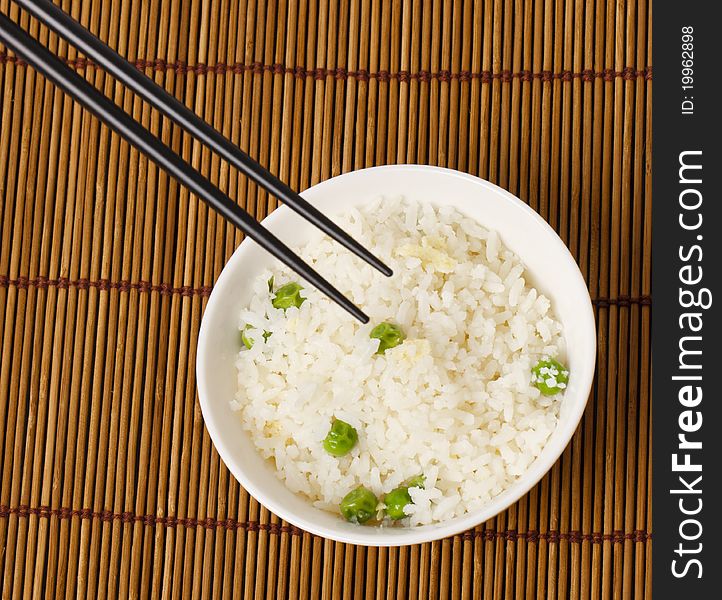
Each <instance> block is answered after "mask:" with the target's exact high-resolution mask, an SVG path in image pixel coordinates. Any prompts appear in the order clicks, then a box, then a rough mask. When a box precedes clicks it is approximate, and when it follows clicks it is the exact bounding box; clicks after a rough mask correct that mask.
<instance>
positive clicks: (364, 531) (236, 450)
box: [196, 165, 596, 546]
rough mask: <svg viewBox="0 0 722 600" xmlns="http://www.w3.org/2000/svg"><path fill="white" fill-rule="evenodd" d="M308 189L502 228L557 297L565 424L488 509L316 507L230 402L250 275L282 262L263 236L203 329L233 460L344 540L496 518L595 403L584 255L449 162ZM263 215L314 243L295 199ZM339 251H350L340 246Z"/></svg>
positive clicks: (229, 273)
mask: <svg viewBox="0 0 722 600" xmlns="http://www.w3.org/2000/svg"><path fill="white" fill-rule="evenodd" d="M302 195H303V197H304V198H306V199H307V200H308V201H309V202H312V203H313V204H315V205H316V206H318V208H320V209H321V210H322V211H323V212H324V213H326V214H334V213H337V212H340V211H343V210H344V209H345V208H346V207H349V206H352V205H356V206H357V205H360V204H363V203H365V202H368V201H371V200H373V199H375V198H377V197H378V196H379V195H388V196H392V195H403V196H405V197H407V198H409V199H413V200H418V201H430V202H433V203H434V204H436V205H440V204H451V205H453V206H455V207H456V208H457V209H458V210H460V211H461V212H463V213H465V214H466V215H468V216H469V217H472V218H474V219H476V220H477V221H478V222H479V223H481V224H482V225H484V226H485V227H487V228H489V229H495V230H496V231H497V232H498V233H499V235H500V236H501V239H502V240H503V242H504V244H506V246H507V247H508V248H510V249H511V250H513V251H514V252H515V253H516V254H517V255H518V256H519V257H520V258H521V260H522V261H523V263H524V264H525V266H526V268H527V275H530V276H531V277H530V279H531V283H532V284H533V285H535V286H536V287H537V288H538V289H539V290H540V291H542V292H543V293H544V294H545V295H547V296H548V297H550V298H551V300H552V307H553V310H554V312H555V313H556V316H557V318H559V319H560V320H561V323H562V326H563V328H564V336H565V338H566V346H567V362H568V366H569V370H570V372H571V377H570V380H569V387H568V388H567V391H566V394H565V396H564V401H563V405H562V407H561V415H560V421H559V425H558V427H557V429H556V431H555V432H554V433H553V434H552V436H551V438H550V440H549V442H548V443H547V445H546V446H545V448H544V450H543V451H542V453H541V455H540V456H539V457H538V458H537V460H536V461H535V462H534V463H533V464H532V465H531V467H530V468H529V470H528V471H527V472H526V473H525V474H524V475H523V476H522V477H521V478H520V479H518V480H517V481H516V483H515V484H514V485H513V486H512V487H510V488H508V489H507V490H506V491H505V492H503V493H502V494H501V495H499V496H497V497H496V498H494V499H493V500H492V501H491V502H489V503H488V504H486V505H485V506H484V507H482V508H481V509H479V510H475V511H473V512H469V513H467V514H465V515H463V516H461V517H457V518H455V519H452V520H450V521H446V522H444V523H439V524H434V525H425V526H421V527H413V528H400V527H383V528H380V527H372V526H359V525H353V524H351V523H347V522H345V521H344V520H343V519H342V518H341V517H340V516H339V515H335V514H332V513H330V512H326V511H323V510H320V509H317V508H314V507H313V506H312V505H311V503H310V502H309V501H307V500H305V499H304V498H302V497H301V496H298V495H296V494H294V493H293V492H291V491H290V490H289V489H287V488H286V486H285V485H284V484H283V483H282V482H281V481H280V480H279V479H278V478H277V477H276V475H275V473H274V468H273V466H272V465H271V464H270V463H269V462H268V461H265V460H264V459H263V458H262V457H261V456H260V454H258V453H257V452H256V450H255V448H254V446H253V443H252V441H251V439H250V437H249V436H248V434H247V433H246V432H245V431H244V430H243V428H242V427H241V423H240V418H239V416H238V414H237V413H234V412H233V411H232V410H231V409H230V406H229V400H231V399H233V397H234V395H235V392H236V381H237V374H236V367H235V359H236V356H237V353H238V352H239V350H240V341H239V337H240V336H239V331H238V325H239V313H240V310H241V308H242V307H243V306H244V304H246V303H247V302H248V301H249V299H250V298H249V296H250V286H249V285H248V282H249V281H251V280H252V279H253V278H254V277H255V276H256V275H257V274H258V273H259V272H260V271H261V270H263V269H264V268H268V267H271V266H272V265H273V263H274V261H275V259H273V258H272V257H271V256H270V255H268V254H267V253H266V252H265V251H263V250H262V249H261V248H260V247H259V246H258V245H256V244H255V243H254V242H252V241H250V240H245V241H244V242H243V243H242V244H241V245H240V246H239V247H238V248H237V249H236V251H235V252H234V253H233V256H232V257H231V259H230V260H229V261H228V264H226V266H225V267H224V269H223V271H222V273H221V275H220V277H219V278H218V281H217V283H216V285H215V286H214V288H213V292H212V293H211V296H210V298H209V300H208V305H207V306H206V310H205V314H204V315H203V321H202V323H201V328H200V334H199V336H198V356H197V361H196V374H197V379H198V396H199V399H200V405H201V409H202V411H203V417H204V419H205V422H206V427H207V428H208V432H209V433H210V436H211V439H212V440H213V443H214V444H215V447H216V449H217V450H218V453H219V454H220V456H221V458H222V459H223V462H224V463H225V464H226V466H227V467H228V468H229V469H230V471H231V473H233V475H234V476H235V477H236V479H237V480H238V481H239V482H240V484H241V485H242V486H243V487H244V488H245V489H246V490H248V492H249V493H250V494H252V495H253V497H254V498H256V499H257V500H258V501H259V502H260V503H261V504H263V505H264V506H266V507H267V508H268V509H269V510H271V511H272V512H274V513H275V514H276V515H278V516H279V517H281V518H283V519H285V520H286V521H288V522H290V523H292V524H293V525H296V526H298V527H300V528H301V529H304V530H306V531H309V532H311V533H314V534H317V535H321V536H323V537H328V538H331V539H333V540H338V541H341V542H349V543H353V544H364V545H369V546H397V545H404V544H416V543H421V542H428V541H431V540H437V539H440V538H444V537H447V536H450V535H453V534H456V533H459V532H462V531H464V530H467V529H469V528H471V527H474V526H475V525H478V524H479V523H482V522H483V521H486V520H487V519H490V518H491V517H493V516H494V515H496V514H498V513H499V512H501V511H503V510H504V509H506V508H507V507H509V506H510V505H511V504H513V503H514V502H516V501H517V500H518V499H519V498H520V497H521V496H523V495H524V494H525V493H526V492H528V491H529V489H530V488H531V487H532V486H533V485H534V484H535V483H537V482H538V481H539V480H540V479H541V478H542V476H543V475H544V474H545V473H546V472H547V471H548V470H549V469H550V468H551V467H552V465H553V464H554V462H555V461H556V460H557V458H559V456H560V455H561V453H562V451H563V450H564V448H565V447H566V445H567V444H568V443H569V440H570V439H571V437H572V434H573V433H574V431H575V430H576V428H577V424H578V423H579V420H580V418H581V416H582V413H583V411H584V407H585V405H586V403H587V397H588V395H589V391H590V388H591V385H592V377H593V375H594V363H595V357H596V329H595V324H594V313H593V310H592V305H591V301H590V298H589V292H588V291H587V287H586V285H585V283H584V279H583V277H582V275H581V273H580V272H579V269H578V267H577V264H576V262H575V261H574V259H573V258H572V256H571V254H570V253H569V251H568V250H567V248H566V246H565V245H564V243H563V242H562V241H561V239H559V237H558V236H557V234H556V233H555V232H554V230H553V229H552V228H551V227H550V226H549V225H548V224H547V223H546V222H545V221H544V220H543V219H542V218H541V217H540V216H539V215H538V214H537V213H535V212H534V211H533V210H532V209H531V208H529V207H528V206H527V205H526V204H524V203H523V202H521V201H520V200H519V199H517V198H516V197H514V196H512V195H511V194H509V193H508V192H506V191H504V190H502V189H501V188H499V187H497V186H495V185H493V184H491V183H489V182H487V181H484V180H482V179H478V178H477V177H473V176H471V175H467V174H465V173H459V172H457V171H452V170H449V169H441V168H436V167H426V166H419V165H395V166H387V167H376V168H372V169H364V170H361V171H354V172H352V173H347V174H345V175H340V176H339V177H334V178H333V179H329V180H328V181H324V182H323V183H320V184H318V185H315V186H313V187H312V188H310V189H308V190H306V191H305V192H303V194H302ZM263 224H264V225H265V226H266V227H267V228H268V229H270V230H271V231H273V232H274V233H276V234H277V235H278V236H279V237H280V238H281V239H282V240H284V241H286V242H288V243H290V244H292V245H294V244H297V243H301V242H304V241H305V240H306V239H307V238H308V236H309V234H310V232H311V226H310V225H309V224H308V223H306V222H305V221H304V220H302V219H301V218H300V217H298V216H297V215H296V214H295V213H294V212H292V211H291V210H289V209H288V208H287V207H285V206H282V207H280V208H279V209H278V210H276V211H274V212H273V213H272V214H271V215H269V216H268V217H267V218H266V219H264V221H263ZM372 250H373V249H372ZM339 252H346V250H345V249H343V248H342V247H341V246H339ZM332 283H333V282H332ZM362 308H363V307H362ZM349 318H351V317H350V316H349Z"/></svg>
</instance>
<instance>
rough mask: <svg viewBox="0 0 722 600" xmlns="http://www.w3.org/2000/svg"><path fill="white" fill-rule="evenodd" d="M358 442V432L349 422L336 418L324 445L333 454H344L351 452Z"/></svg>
mask: <svg viewBox="0 0 722 600" xmlns="http://www.w3.org/2000/svg"><path fill="white" fill-rule="evenodd" d="M356 442H358V433H357V432H356V430H355V429H354V428H353V427H352V426H351V425H349V424H348V423H346V422H344V421H341V420H340V419H335V420H334V422H333V423H332V424H331V429H330V430H329V432H328V435H327V436H326V439H325V440H323V447H324V450H326V452H328V453H329V454H330V455H331V456H343V455H344V454H348V453H349V452H351V449H352V448H353V447H354V446H355V445H356Z"/></svg>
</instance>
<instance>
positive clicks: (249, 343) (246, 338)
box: [241, 325, 273, 350]
mask: <svg viewBox="0 0 722 600" xmlns="http://www.w3.org/2000/svg"><path fill="white" fill-rule="evenodd" d="M249 329H253V325H246V328H245V329H242V330H241V341H242V342H243V345H244V346H245V347H246V348H248V349H249V350H250V349H251V348H253V342H254V339H253V338H252V337H251V336H250V334H248V335H246V331H248V330H249ZM271 335H273V334H272V332H270V331H264V332H263V341H264V342H267V341H268V338H269V337H271Z"/></svg>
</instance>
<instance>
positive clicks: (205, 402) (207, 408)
mask: <svg viewBox="0 0 722 600" xmlns="http://www.w3.org/2000/svg"><path fill="white" fill-rule="evenodd" d="M395 170H396V171H404V172H410V171H418V170H421V171H424V172H427V173H438V174H439V175H443V176H446V177H448V176H452V177H458V178H462V179H465V180H468V181H470V182H472V183H474V184H476V185H481V186H482V187H485V188H486V189H487V190H489V192H491V193H493V194H495V195H498V196H500V197H501V198H504V199H505V200H506V201H508V202H511V203H512V204H513V205H514V206H515V207H516V208H517V209H519V210H521V211H523V212H524V213H525V214H526V216H527V217H531V218H532V219H533V220H534V221H536V223H537V225H539V226H541V227H542V229H545V230H546V232H547V233H551V234H552V238H551V239H554V240H555V242H556V246H557V250H558V251H560V252H561V253H562V254H564V255H565V257H566V258H567V259H568V260H569V261H571V263H573V264H574V266H575V267H576V268H575V269H574V270H573V271H574V282H573V285H574V287H575V288H577V290H576V293H580V292H583V294H582V295H583V297H584V298H586V300H587V301H588V302H586V303H585V306H579V309H578V310H579V311H580V312H584V313H586V314H585V315H584V316H583V320H584V326H585V328H586V329H587V332H586V334H585V335H584V339H585V340H586V345H587V353H588V355H589V356H591V357H592V364H591V365H590V367H591V368H589V369H587V370H586V373H585V375H586V381H584V380H583V381H581V382H580V385H579V387H578V389H579V394H580V396H581V394H582V392H584V394H585V395H584V400H583V401H581V400H580V401H577V402H575V403H573V404H572V405H571V410H570V412H569V414H568V416H569V418H568V420H567V421H566V423H565V426H564V428H563V429H559V428H557V429H556V430H555V431H554V432H553V433H552V436H551V437H550V438H549V440H548V441H547V443H546V444H545V446H544V448H545V449H546V448H547V447H548V446H549V445H551V444H553V445H554V446H556V449H555V451H554V452H552V453H551V454H550V455H549V457H548V458H547V459H546V460H545V461H543V462H541V461H540V460H539V458H541V456H540V457H538V458H537V459H535V460H534V462H533V463H532V464H531V466H530V468H529V469H528V470H527V471H526V472H525V473H524V474H523V475H522V476H521V477H520V478H519V479H518V480H517V481H516V482H515V483H514V484H513V485H512V486H511V487H509V488H507V489H506V490H504V491H503V492H502V493H501V494H499V495H498V496H495V497H494V498H493V499H492V500H491V501H490V502H488V503H486V504H485V505H483V506H482V507H480V508H478V509H476V510H473V511H470V512H467V513H466V514H464V515H462V516H460V517H456V518H454V519H452V520H450V521H447V522H441V523H434V524H430V525H424V526H417V527H409V528H407V529H405V533H404V534H398V533H397V534H394V535H388V534H385V533H383V531H380V530H379V528H361V527H360V528H359V535H358V536H355V535H347V534H346V533H345V532H341V531H339V530H334V529H332V528H328V527H326V526H325V525H321V524H318V523H316V522H314V521H312V520H309V519H307V518H305V517H303V516H301V515H298V514H297V513H295V512H293V511H290V510H287V509H286V507H285V506H284V504H283V503H281V502H279V501H277V500H276V499H275V498H273V497H271V496H269V495H267V494H265V493H264V492H262V491H261V490H260V489H259V487H258V486H256V485H255V483H254V482H253V480H252V479H250V478H249V477H246V474H245V471H244V469H243V468H242V466H241V461H239V460H238V459H237V457H235V456H234V453H233V452H232V451H231V450H230V448H229V447H228V445H227V444H226V443H225V441H224V439H223V436H222V435H221V434H220V433H219V431H218V429H217V426H216V422H215V418H216V417H215V414H214V412H213V409H212V407H211V403H212V401H211V399H210V395H211V393H210V392H209V391H208V389H207V386H208V382H207V381H206V376H205V373H206V372H207V369H206V358H207V356H208V350H209V348H210V344H209V340H208V334H207V328H208V326H207V322H208V321H207V319H206V315H208V314H210V312H211V311H213V307H214V305H215V301H216V299H217V298H218V296H219V295H220V291H219V290H221V289H222V288H223V287H224V284H225V282H226V280H227V279H230V278H231V277H233V270H234V268H233V266H234V265H236V264H237V263H239V262H240V261H241V259H242V256H243V254H244V252H245V250H244V249H245V248H247V247H248V244H247V242H248V241H249V238H245V239H244V240H243V241H242V243H241V244H240V245H239V246H238V247H237V248H236V249H235V250H234V252H233V254H232V255H231V257H230V258H229V259H228V261H227V262H226V264H225V265H224V266H223V269H222V270H221V273H220V275H219V277H218V279H217V281H216V283H215V285H214V286H213V288H212V290H211V293H210V296H209V298H208V302H207V303H206V307H205V310H204V313H203V317H202V319H201V324H200V329H199V332H198V341H197V348H196V387H197V390H198V400H199V404H200V407H201V413H202V415H203V420H204V423H205V426H206V429H207V431H208V434H209V436H210V438H211V441H212V443H213V445H214V447H215V448H216V451H217V452H218V454H219V456H220V458H221V460H222V461H223V463H224V465H225V466H226V467H227V468H228V470H229V471H230V472H231V474H232V475H233V476H234V477H235V479H236V480H237V481H238V482H239V484H240V485H241V486H242V487H243V488H244V489H245V490H246V491H247V492H248V493H249V494H250V495H251V496H253V497H254V498H255V499H256V500H257V501H258V502H259V503H260V504H262V505H263V506H265V507H266V508H267V509H269V510H270V511H271V512H272V513H274V514H276V515H277V516H278V517H280V518H282V519H283V520H285V521H287V522H289V523H291V524H292V525H294V526H296V527H298V528H300V529H302V530H304V531H306V532H309V533H311V534H313V535H317V536H321V537H324V538H328V539H331V540H334V541H338V542H344V543H350V544H359V545H366V546H405V545H410V544H418V543H425V542H430V541H435V540H439V539H443V538H446V537H450V536H453V535H457V534H460V533H462V532H464V531H467V530H469V529H471V528H473V527H475V526H477V525H480V524H481V523H483V522H485V521H487V520H489V519H491V518H493V517H494V516H496V515H498V514H500V513H501V512H503V511H504V510H506V509H507V508H509V507H510V506H511V505H512V504H514V503H515V502H517V501H518V500H519V499H520V498H521V497H523V496H524V495H525V494H527V493H528V492H529V491H530V490H531V488H532V487H534V486H535V485H536V484H537V483H538V482H539V481H540V480H541V479H542V478H543V477H544V475H545V474H546V473H548V472H549V470H551V468H552V467H553V466H554V464H555V463H556V462H557V461H558V460H559V457H560V456H561V455H562V453H563V452H564V450H565V449H566V447H567V446H568V445H569V443H570V441H571V439H572V436H573V435H574V432H575V431H576V430H577V428H578V425H579V422H580V421H581V418H582V415H583V414H584V411H585V408H586V405H587V403H588V401H589V396H590V392H591V389H592V383H593V377H594V372H595V368H596V355H597V348H596V347H597V339H596V322H595V317H594V308H593V305H592V301H591V297H590V294H589V289H588V287H587V284H586V282H585V281H584V277H583V275H582V273H581V271H580V270H579V266H578V265H577V263H576V260H575V259H574V257H573V256H572V254H571V252H570V251H569V249H568V247H567V246H566V244H565V243H564V242H563V241H562V239H561V238H560V237H559V235H558V234H557V233H556V231H555V230H554V229H553V228H552V227H551V225H549V223H547V221H546V220H544V219H543V218H542V216H541V215H540V214H539V213H537V212H536V211H535V210H534V209H532V208H531V207H530V206H529V205H527V204H526V203H524V202H522V201H521V200H520V199H519V198H517V197H516V196H514V195H513V194H512V193H510V192H508V191H507V190H505V189H503V188H501V187H499V186H497V185H495V184H493V183H491V182H489V181H487V180H485V179H481V178H479V177H476V176H474V175H471V174H468V173H463V172H460V171H456V170H454V169H448V168H445V167H436V166H429V165H416V164H399V165H383V166H377V167H369V168H366V169H359V170H356V171H349V172H347V173H343V174H341V175H337V176H335V177H332V178H330V179H327V180H324V181H322V182H320V183H317V184H315V185H313V186H311V187H310V188H308V189H307V190H305V191H304V192H301V195H302V196H305V195H307V194H308V193H309V192H311V191H312V193H313V194H317V193H322V192H323V190H324V188H326V187H329V186H331V185H337V184H338V180H340V179H352V178H355V177H359V176H364V175H365V174H369V173H372V172H377V171H395ZM290 212H291V209H290V208H288V207H287V206H285V205H282V206H279V207H278V208H277V209H276V210H274V211H273V212H271V213H270V214H269V215H268V216H266V217H265V218H264V219H263V220H262V221H261V222H262V223H263V224H264V225H265V226H269V225H272V224H273V223H275V222H276V221H277V220H279V219H283V218H284V215H285V214H286V213H290ZM229 266H231V268H230V269H229V268H228V267H229ZM571 284H572V282H570V285H571ZM562 440H563V442H562ZM317 510H320V509H317ZM366 529H372V530H373V531H364V530H366Z"/></svg>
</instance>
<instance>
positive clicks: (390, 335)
mask: <svg viewBox="0 0 722 600" xmlns="http://www.w3.org/2000/svg"><path fill="white" fill-rule="evenodd" d="M369 337H370V338H375V339H377V340H379V349H378V350H376V354H384V353H385V352H386V351H387V350H388V349H389V348H395V347H396V346H398V345H399V344H400V343H401V342H403V341H404V340H405V339H406V335H404V332H403V331H401V328H400V327H399V326H398V325H394V324H393V323H379V324H378V325H376V327H374V328H373V329H372V330H371V333H369Z"/></svg>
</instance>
